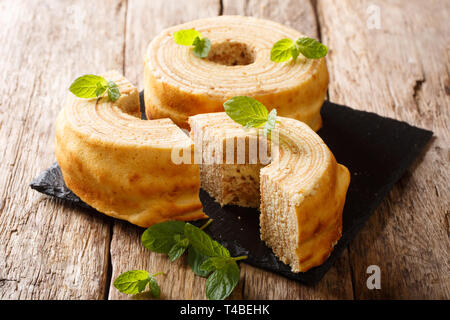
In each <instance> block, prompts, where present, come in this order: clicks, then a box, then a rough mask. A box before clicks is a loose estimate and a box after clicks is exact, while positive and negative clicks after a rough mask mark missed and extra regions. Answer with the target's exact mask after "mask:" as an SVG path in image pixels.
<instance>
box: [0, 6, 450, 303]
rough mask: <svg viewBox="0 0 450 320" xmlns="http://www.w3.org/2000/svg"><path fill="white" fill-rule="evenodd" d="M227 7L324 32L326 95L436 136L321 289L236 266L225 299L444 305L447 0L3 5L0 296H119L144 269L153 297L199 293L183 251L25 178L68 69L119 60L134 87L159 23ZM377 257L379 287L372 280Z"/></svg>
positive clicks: (39, 161)
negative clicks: (125, 280) (158, 246)
mask: <svg viewBox="0 0 450 320" xmlns="http://www.w3.org/2000/svg"><path fill="white" fill-rule="evenodd" d="M221 14H240V15H249V16H256V17H261V18H267V19H272V20H275V21H278V22H281V23H284V24H286V25H289V26H292V27H293V28H295V29H298V30H300V31H302V32H303V33H305V34H307V35H309V36H312V37H316V38H319V39H321V40H322V42H324V43H325V44H327V45H328V46H329V48H330V53H329V54H328V58H327V59H328V60H327V62H328V67H329V71H330V75H331V81H330V86H329V99H330V100H331V101H333V102H336V103H341V104H346V105H349V106H351V107H353V108H355V109H360V110H368V111H373V112H376V113H378V114H380V115H384V116H389V117H392V118H396V119H400V120H404V121H407V122H409V123H410V124H413V125H417V126H420V127H423V128H427V129H430V130H433V131H434V133H435V136H434V138H433V140H432V142H431V143H430V144H429V145H428V147H427V149H426V150H425V151H424V152H423V153H422V154H421V156H420V157H419V159H417V161H415V163H414V164H413V166H412V167H411V168H410V169H409V170H408V171H407V173H406V174H405V175H404V176H403V178H402V179H401V180H400V181H399V182H398V183H397V184H396V185H395V187H394V189H393V190H392V191H391V192H390V194H389V196H388V197H387V198H386V199H385V200H384V201H383V203H382V204H381V206H380V207H379V208H378V209H377V210H376V212H375V213H374V214H373V216H372V217H371V218H370V220H369V221H368V223H367V224H366V225H365V227H364V228H363V230H362V231H361V232H360V233H359V235H358V236H357V237H356V239H354V241H353V242H352V243H351V244H350V245H349V247H348V249H346V251H345V252H344V254H343V255H342V256H341V257H340V259H339V260H338V261H337V263H335V265H334V266H333V268H332V269H331V270H330V271H329V272H328V273H327V274H326V276H325V277H324V278H323V280H322V281H321V282H320V283H319V284H317V285H316V286H313V287H307V286H304V285H301V284H299V283H296V282H293V281H290V280H287V279H285V278H283V277H280V276H277V275H274V274H272V273H269V272H265V271H262V270H259V269H256V268H253V267H251V266H249V265H246V264H242V268H241V281H240V283H239V286H238V287H237V288H236V290H235V291H234V293H233V295H232V298H244V299H372V298H375V299H378V298H387V299H391V298H393V299H399V298H404V299H410V298H424V299H436V298H438V299H448V298H450V278H449V274H450V272H449V271H450V268H449V264H450V262H449V247H450V246H449V232H450V231H449V221H450V214H449V212H450V211H449V208H450V202H449V200H450V193H449V183H450V177H449V171H450V170H449V155H450V153H449V152H450V151H449V144H450V136H449V129H448V126H449V94H450V80H449V70H450V59H449V49H450V41H449V34H450V32H449V31H450V23H449V21H450V19H449V14H450V2H449V1H447V0H435V1H426V2H425V1H422V0H414V1H412V0H409V1H406V0H404V1H401V0H398V1H393V0H391V1H381V0H368V1H363V0H361V1H356V0H355V1H350V0H348V1H343V0H340V1H333V0H317V1H313V0H312V1H308V0H290V1H258V0H247V1H244V0H223V1H219V0H195V1H183V2H182V1H179V0H151V1H150V0H149V1H143V0H142V1H138V0H128V1H126V0H122V1H120V0H96V1H89V0H86V1H84V0H77V1H28V0H22V1H17V0H14V1H1V2H0V25H1V28H0V39H1V44H2V45H1V46H0V52H1V54H0V57H1V60H0V77H1V81H0V83H2V85H1V87H0V92H1V94H0V145H1V149H0V168H1V170H0V201H1V202H0V298H1V299H126V298H129V297H127V296H125V295H123V294H120V293H119V292H118V291H117V290H116V289H115V288H114V287H113V286H112V280H113V279H115V278H116V277H117V276H118V275H119V274H120V273H122V272H124V271H126V270H130V269H146V270H149V271H153V272H157V271H164V272H166V273H167V275H166V276H164V277H161V278H160V279H159V282H160V284H161V288H162V299H204V297H205V294H204V282H205V280H204V279H203V278H200V277H196V276H194V275H193V273H192V272H191V271H190V269H189V268H188V267H187V264H186V261H185V260H183V259H181V260H180V261H178V262H176V263H170V262H169V260H168V258H167V257H166V256H165V255H159V254H153V253H151V252H149V251H148V250H145V249H144V248H143V247H142V246H141V244H140V235H141V233H142V231H143V229H140V228H137V227H135V226H132V225H130V224H128V223H124V222H122V221H119V220H114V219H111V218H108V217H104V216H102V215H97V214H92V213H89V212H87V211H84V210H81V209H78V208H76V207H73V206H71V205H69V204H66V203H63V202H61V201H58V200H55V199H52V198H50V197H47V196H44V195H42V194H39V193H37V192H35V191H32V190H31V189H30V188H29V187H28V184H29V183H30V181H31V180H32V179H33V178H34V177H35V176H36V175H38V174H39V173H40V172H41V171H43V170H44V169H46V168H47V167H48V166H50V165H51V164H52V163H53V162H54V161H55V156H54V153H53V145H54V122H55V118H56V115H57V112H58V111H59V110H60V109H61V107H62V103H63V101H64V98H65V95H66V94H67V88H68V86H69V85H70V83H71V81H72V80H73V79H74V78H75V77H77V76H79V75H81V74H85V73H100V72H103V71H105V70H108V69H112V68H114V69H118V70H120V71H122V72H123V73H124V74H125V76H126V77H128V78H129V79H130V80H131V81H132V82H134V83H135V84H137V85H138V87H139V88H140V89H142V88H143V83H142V81H143V62H142V60H143V59H142V57H143V52H144V50H145V48H146V46H147V45H148V43H149V42H150V40H151V39H152V38H153V37H154V36H155V35H156V34H157V33H158V32H160V31H161V30H162V29H163V28H165V27H168V26H172V25H175V24H179V23H182V22H185V21H189V20H192V19H197V18H203V17H211V16H216V15H221ZM243 32H245V30H243ZM373 264H374V265H378V266H379V267H380V269H381V289H380V290H369V289H368V288H367V286H366V280H367V277H368V276H369V275H368V274H367V273H366V269H367V267H368V266H369V265H373ZM145 297H146V296H145V294H144V295H141V296H138V297H134V298H145Z"/></svg>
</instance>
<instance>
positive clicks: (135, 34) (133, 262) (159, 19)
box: [109, 0, 220, 299]
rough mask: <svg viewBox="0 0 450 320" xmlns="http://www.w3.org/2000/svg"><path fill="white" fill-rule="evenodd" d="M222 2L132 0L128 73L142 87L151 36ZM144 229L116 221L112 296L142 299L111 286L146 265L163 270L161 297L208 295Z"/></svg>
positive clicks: (215, 12) (211, 10) (208, 11)
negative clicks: (145, 239)
mask: <svg viewBox="0 0 450 320" xmlns="http://www.w3.org/2000/svg"><path fill="white" fill-rule="evenodd" d="M219 13H220V2H219V1H215V0H195V1H189V3H182V2H180V1H178V0H158V1H154V0H153V1H145V0H130V1H128V7H127V23H126V42H125V43H126V46H125V51H124V52H125V63H124V71H125V76H126V77H127V78H128V79H130V80H131V81H132V82H133V83H135V84H136V85H138V87H139V88H140V89H141V90H142V88H143V69H144V68H143V57H144V51H145V49H146V48H147V46H148V44H149V43H150V41H151V39H152V38H153V37H154V36H156V35H157V34H158V33H159V32H160V31H161V30H162V29H164V28H166V27H169V26H172V25H176V24H180V23H183V22H187V21H190V20H194V19H200V18H206V17H211V16H216V15H218V14H219ZM143 230H144V229H141V228H138V227H136V226H133V225H131V224H129V223H125V222H120V221H116V222H115V223H114V228H113V234H112V242H111V263H112V281H111V288H110V291H109V299H130V298H131V299H141V298H148V297H149V296H148V294H145V293H144V294H141V295H138V296H127V295H125V294H122V293H120V292H118V291H117V289H115V288H114V286H112V282H113V280H114V279H115V278H116V277H117V276H118V275H119V274H121V273H122V272H125V271H128V270H132V269H143V270H148V271H150V272H158V271H163V272H165V273H166V275H165V276H158V282H159V284H160V286H161V299H205V292H204V287H205V279H203V278H201V277H197V276H195V275H194V274H193V273H192V271H191V270H190V268H189V267H188V266H187V263H186V261H185V260H184V258H182V259H179V261H176V262H175V263H172V262H170V260H169V259H168V258H167V256H166V255H161V254H156V253H153V252H150V251H148V250H146V249H144V248H143V247H142V245H141V242H140V236H141V234H142V232H143Z"/></svg>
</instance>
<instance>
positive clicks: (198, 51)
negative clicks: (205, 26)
mask: <svg viewBox="0 0 450 320" xmlns="http://www.w3.org/2000/svg"><path fill="white" fill-rule="evenodd" d="M173 39H174V40H175V42H176V43H178V44H181V45H183V46H194V55H196V56H197V57H199V58H206V57H207V56H208V53H209V50H210V49H211V41H210V40H209V39H208V38H203V36H202V34H201V33H200V32H198V31H197V30H194V29H185V30H179V31H176V32H174V33H173Z"/></svg>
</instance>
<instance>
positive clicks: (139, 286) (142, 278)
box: [113, 270, 151, 294]
mask: <svg viewBox="0 0 450 320" xmlns="http://www.w3.org/2000/svg"><path fill="white" fill-rule="evenodd" d="M150 277H151V276H150V274H149V273H148V272H147V271H145V270H132V271H127V272H125V273H122V274H121V275H120V276H118V277H117V278H116V280H114V283H113V284H114V287H116V288H117V290H119V291H120V292H122V293H126V294H136V293H140V292H142V291H144V290H145V287H146V286H147V283H149V281H150Z"/></svg>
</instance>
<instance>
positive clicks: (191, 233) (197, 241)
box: [184, 223, 230, 257]
mask: <svg viewBox="0 0 450 320" xmlns="http://www.w3.org/2000/svg"><path fill="white" fill-rule="evenodd" d="M184 234H185V236H186V237H187V238H188V239H189V242H190V244H191V245H192V246H193V247H195V249H196V250H197V251H198V252H199V253H200V254H203V255H205V256H209V257H229V256H230V252H229V251H228V249H227V248H225V247H224V246H222V245H221V244H220V243H218V242H217V241H215V240H213V239H211V237H210V236H209V235H207V234H206V233H205V232H204V231H203V230H201V229H200V228H197V227H196V226H194V225H192V224H190V223H186V225H185V226H184Z"/></svg>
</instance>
